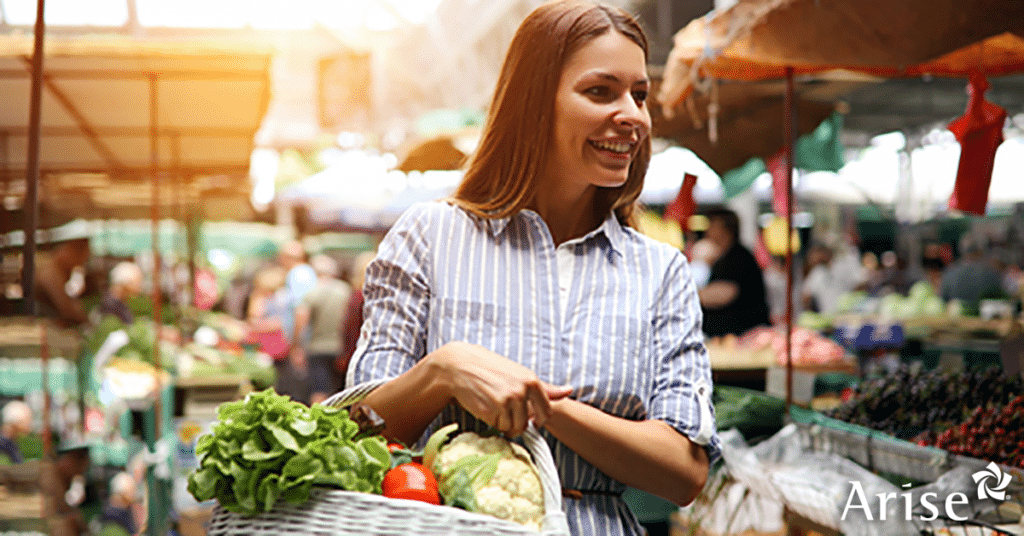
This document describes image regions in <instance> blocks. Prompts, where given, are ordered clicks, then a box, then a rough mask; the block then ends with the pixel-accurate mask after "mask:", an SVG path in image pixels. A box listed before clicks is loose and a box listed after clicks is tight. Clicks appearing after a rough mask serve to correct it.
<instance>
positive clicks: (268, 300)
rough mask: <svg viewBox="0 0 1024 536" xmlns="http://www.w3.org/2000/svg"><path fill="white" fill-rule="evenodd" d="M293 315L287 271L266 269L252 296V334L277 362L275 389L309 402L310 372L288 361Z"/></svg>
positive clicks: (249, 315) (258, 277)
mask: <svg viewBox="0 0 1024 536" xmlns="http://www.w3.org/2000/svg"><path fill="white" fill-rule="evenodd" d="M290 315H291V310H290V308H289V307H288V294H287V290H285V272H284V270H283V269H282V268H281V267H279V266H270V267H267V268H264V269H263V270H261V271H260V272H258V273H257V274H256V277H255V279H254V280H253V289H252V294H251V295H250V296H249V308H248V311H247V314H246V319H247V320H248V322H249V329H250V333H251V336H252V337H253V338H255V340H256V342H257V344H258V345H259V349H260V351H261V352H264V353H266V354H268V355H269V356H270V357H271V359H273V360H274V369H275V371H276V373H277V380H276V382H275V385H274V387H275V389H276V390H277V392H278V393H280V394H283V395H290V396H291V397H292V398H294V399H295V400H299V401H305V400H308V399H309V384H308V381H307V378H306V371H305V370H299V369H296V368H295V366H294V365H293V364H292V362H291V360H290V359H288V357H289V354H290V350H291V342H290V341H289V340H288V332H287V331H285V326H286V325H287V326H289V328H290V327H291V322H287V323H286V318H287V317H288V316H290Z"/></svg>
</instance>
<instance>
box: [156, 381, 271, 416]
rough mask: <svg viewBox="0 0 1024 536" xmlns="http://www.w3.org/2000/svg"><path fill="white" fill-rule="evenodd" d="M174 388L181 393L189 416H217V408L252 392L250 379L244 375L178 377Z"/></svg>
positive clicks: (184, 408) (185, 412) (184, 411)
mask: <svg viewBox="0 0 1024 536" xmlns="http://www.w3.org/2000/svg"><path fill="white" fill-rule="evenodd" d="M174 386H175V388H177V389H179V390H180V391H181V394H180V396H181V397H182V402H181V403H182V408H183V413H184V414H185V415H188V416H196V415H199V416H201V415H210V414H214V415H215V414H216V412H217V406H219V405H220V404H222V403H224V402H230V401H232V400H238V399H240V398H242V397H243V396H245V395H246V393H248V392H249V391H251V390H252V383H251V382H250V381H249V377H248V376H246V375H243V374H214V375H203V376H189V377H178V378H176V379H175V381H174Z"/></svg>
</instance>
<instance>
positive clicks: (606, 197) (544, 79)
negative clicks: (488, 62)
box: [452, 0, 651, 227]
mask: <svg viewBox="0 0 1024 536" xmlns="http://www.w3.org/2000/svg"><path fill="white" fill-rule="evenodd" d="M611 30H615V31H617V32H619V33H621V34H622V35H624V36H625V37H627V38H629V39H630V40H632V41H633V42H635V43H636V44H637V45H638V46H640V48H642V49H643V51H644V59H645V60H646V59H647V54H648V52H647V51H648V45H647V37H646V36H645V35H644V32H643V30H642V29H641V28H640V25H639V24H638V23H637V22H636V20H635V19H634V18H633V17H631V16H630V15H629V14H627V13H626V12H624V11H622V10H621V9H619V8H617V7H612V6H606V5H603V4H599V3H595V2H589V1H582V0H559V1H554V2H548V3H546V4H543V5H541V6H539V7H538V8H537V9H535V10H533V12H531V13H530V14H529V15H528V16H527V17H526V20H524V21H523V23H522V24H521V25H520V26H519V29H518V30H517V31H516V35H515V37H514V38H513V39H512V44H511V45H510V46H509V50H508V54H507V55H506V56H505V63H504V65H502V68H501V75H500V77H499V78H498V86H497V89H496V90H495V92H494V100H493V101H492V102H491V107H490V110H489V111H488V116H487V123H486V126H485V127H484V132H483V135H482V137H481V140H480V146H479V147H478V148H477V151H476V152H475V153H474V155H473V156H472V158H471V159H470V161H469V163H468V165H467V168H466V172H465V175H464V177H463V180H462V184H460V185H459V188H458V190H456V192H455V194H454V196H453V199H452V201H453V202H454V203H455V204H456V205H458V206H460V207H462V208H463V209H465V210H467V211H469V212H472V213H474V214H477V215H479V216H482V217H486V218H503V217H506V216H509V215H511V214H515V213H516V212H519V211H520V210H522V209H523V208H524V207H526V205H527V203H529V202H530V201H531V200H532V199H533V197H534V195H535V193H536V191H537V188H538V187H539V185H538V184H537V183H538V182H539V181H538V176H539V175H540V172H541V170H542V168H543V166H544V164H545V162H546V161H547V158H548V156H549V153H550V147H551V144H552V140H553V138H554V119H555V118H554V114H555V94H556V93H557V91H558V84H559V81H560V79H561V74H562V70H563V69H564V67H565V63H566V60H567V59H568V58H569V56H571V55H572V54H573V53H574V52H576V51H577V50H579V49H580V48H581V47H583V45H585V44H587V43H588V42H590V41H591V40H593V39H595V38H597V37H600V36H601V35H604V34H605V33H607V32H609V31H611ZM650 159H651V138H650V135H647V136H645V137H644V139H642V140H640V147H639V148H638V149H637V154H636V157H635V158H634V159H633V161H632V163H631V164H630V168H629V174H628V177H627V179H626V182H625V184H623V185H622V186H619V187H616V188H604V187H598V188H597V193H596V195H595V199H594V202H595V206H594V209H595V210H596V211H597V213H598V214H601V215H604V214H607V213H608V211H609V210H614V211H615V213H616V215H617V216H618V218H619V221H620V222H622V223H624V224H626V225H630V226H634V227H635V221H634V218H633V211H634V208H635V205H636V200H637V198H638V197H639V196H640V190H641V189H642V188H643V181H644V175H645V174H646V173H647V164H648V162H650Z"/></svg>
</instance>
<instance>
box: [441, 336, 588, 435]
mask: <svg viewBox="0 0 1024 536" xmlns="http://www.w3.org/2000/svg"><path fill="white" fill-rule="evenodd" d="M436 359H437V365H438V367H439V368H440V370H441V371H442V374H443V375H444V377H445V383H446V384H447V387H448V391H449V393H450V395H451V397H452V398H454V399H455V400H456V401H458V403H459V404H460V405H461V406H462V407H463V408H464V409H465V410H466V411H468V412H470V413H472V414H473V415H474V416H476V418H478V419H480V420H482V421H484V422H486V423H488V424H490V425H492V426H494V427H495V428H496V429H498V430H499V431H501V432H502V433H504V434H505V435H507V436H509V437H515V436H518V435H519V434H522V433H523V431H524V430H526V425H527V423H528V422H529V421H530V420H531V419H532V420H533V421H534V424H535V425H536V426H543V425H544V422H545V421H547V419H548V417H550V416H551V401H553V400H559V399H562V398H565V397H566V396H568V395H569V393H570V392H571V391H572V388H571V387H567V386H556V385H551V384H549V383H547V382H544V381H541V380H540V379H539V378H537V375H536V374H534V373H533V371H532V370H530V369H528V368H526V367H524V366H522V365H520V364H518V363H516V362H514V361H512V360H510V359H508V358H507V357H504V356H501V355H499V354H496V353H494V352H492V351H490V350H488V349H486V348H484V347H482V346H478V345H475V344H468V343H461V342H459V343H449V344H446V345H445V346H444V347H442V348H441V351H440V352H439V353H438V355H437V358H436Z"/></svg>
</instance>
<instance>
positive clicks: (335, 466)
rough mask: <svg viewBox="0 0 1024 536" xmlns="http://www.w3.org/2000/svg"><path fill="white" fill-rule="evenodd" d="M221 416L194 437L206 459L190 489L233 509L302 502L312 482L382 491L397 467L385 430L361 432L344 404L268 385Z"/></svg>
mask: <svg viewBox="0 0 1024 536" xmlns="http://www.w3.org/2000/svg"><path fill="white" fill-rule="evenodd" d="M217 418H218V420H217V422H216V423H215V424H214V425H213V427H212V429H211V431H210V433H209V434H204V435H202V436H200V437H199V439H198V441H197V443H196V455H197V456H199V459H200V464H199V468H198V469H196V470H195V471H194V472H193V473H192V474H191V475H189V479H188V491H189V493H191V494H192V496H193V497H195V498H196V500H198V501H207V500H210V499H216V500H217V501H218V502H219V503H220V504H221V506H223V507H224V508H225V509H227V510H229V511H232V512H238V513H241V514H248V515H252V514H257V513H260V512H265V511H267V510H270V509H271V508H272V507H273V506H274V504H275V503H276V502H277V501H278V500H285V501H288V502H291V503H296V504H298V503H302V502H305V501H306V500H308V499H309V496H310V490H311V489H312V487H313V486H314V485H316V486H329V487H336V488H341V489H346V490H349V491H362V492H369V493H381V482H382V481H383V479H384V473H385V472H386V471H387V470H388V469H390V468H391V455H390V453H389V452H388V449H387V444H386V442H385V440H384V438H383V437H382V436H380V435H369V436H365V437H361V436H359V432H360V430H359V425H358V424H356V423H355V422H353V421H352V420H351V419H350V418H349V414H348V411H346V410H339V409H333V408H326V407H323V406H313V407H306V406H304V405H303V404H300V403H298V402H295V401H293V400H291V399H290V398H288V397H286V396H281V395H278V394H276V393H275V392H274V391H273V390H272V389H267V390H265V391H261V392H256V393H250V394H249V395H247V396H246V397H245V399H244V400H239V401H235V402H228V403H225V404H222V405H221V406H220V407H219V408H218V409H217Z"/></svg>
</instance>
